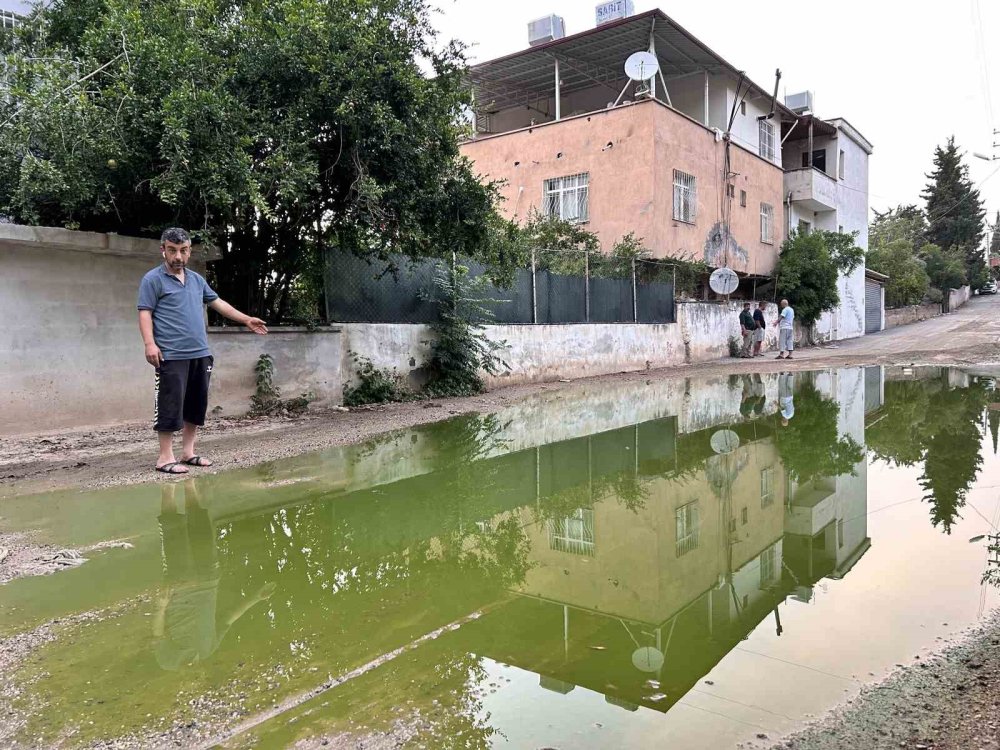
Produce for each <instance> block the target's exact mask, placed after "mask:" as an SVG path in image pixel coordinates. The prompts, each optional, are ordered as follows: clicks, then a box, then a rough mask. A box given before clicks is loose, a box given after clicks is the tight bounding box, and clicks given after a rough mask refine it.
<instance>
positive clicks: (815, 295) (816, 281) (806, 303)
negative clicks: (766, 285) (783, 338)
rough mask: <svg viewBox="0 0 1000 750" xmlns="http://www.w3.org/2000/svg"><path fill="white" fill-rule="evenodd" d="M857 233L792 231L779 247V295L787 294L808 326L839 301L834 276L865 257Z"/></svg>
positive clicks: (777, 270) (858, 263) (802, 320)
mask: <svg viewBox="0 0 1000 750" xmlns="http://www.w3.org/2000/svg"><path fill="white" fill-rule="evenodd" d="M856 238H857V234H856V233H854V234H842V233H839V232H827V231H822V230H817V231H814V232H810V233H808V234H806V233H795V234H793V235H792V236H791V237H789V238H788V239H787V240H785V244H784V245H782V247H781V254H780V255H779V256H778V265H777V267H776V269H775V277H776V279H777V289H778V296H779V297H782V298H787V299H788V300H789V302H791V304H792V306H793V307H794V308H795V314H796V316H797V317H798V319H799V320H800V321H801V322H802V325H803V326H805V327H806V329H807V330H808V329H809V328H811V327H812V325H813V323H815V322H816V320H817V319H818V318H819V316H820V315H821V314H822V313H823V312H825V311H827V310H832V309H833V308H835V307H836V306H837V304H838V303H839V302H840V296H839V294H838V293H837V278H838V276H839V275H840V274H842V273H843V274H848V273H851V272H852V271H853V270H854V269H855V268H857V267H858V266H859V265H860V264H861V262H862V261H863V260H864V257H865V253H864V250H862V249H861V248H860V247H858V246H857V244H856V243H855V240H856Z"/></svg>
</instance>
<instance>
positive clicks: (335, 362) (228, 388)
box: [208, 327, 342, 416]
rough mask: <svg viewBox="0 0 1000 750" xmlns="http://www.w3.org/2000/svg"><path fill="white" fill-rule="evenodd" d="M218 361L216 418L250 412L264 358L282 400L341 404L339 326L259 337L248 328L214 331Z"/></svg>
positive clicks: (212, 404)
mask: <svg viewBox="0 0 1000 750" xmlns="http://www.w3.org/2000/svg"><path fill="white" fill-rule="evenodd" d="M208 345H209V346H210V347H211V349H212V354H213V356H214V357H215V368H214V369H213V371H212V388H211V391H210V392H209V402H208V408H209V411H211V412H212V413H213V414H220V415H222V416H234V415H242V414H245V413H246V412H247V410H248V408H249V406H250V396H252V395H253V393H254V391H255V390H256V382H257V379H256V373H255V370H254V368H255V367H256V365H257V360H258V359H259V358H260V355H262V354H269V355H271V359H272V360H273V361H274V381H273V382H274V384H275V385H277V386H278V388H279V389H280V390H281V396H282V398H294V397H297V396H302V395H308V396H309V398H310V400H311V403H313V404H315V405H316V406H335V405H337V404H339V403H340V402H341V381H342V375H341V361H342V346H341V332H340V329H339V328H319V329H316V330H313V331H310V330H308V329H305V328H276V329H271V332H270V333H269V334H268V335H267V336H258V335H257V334H255V333H251V332H250V331H248V330H247V329H245V328H235V327H234V328H215V327H213V328H209V335H208Z"/></svg>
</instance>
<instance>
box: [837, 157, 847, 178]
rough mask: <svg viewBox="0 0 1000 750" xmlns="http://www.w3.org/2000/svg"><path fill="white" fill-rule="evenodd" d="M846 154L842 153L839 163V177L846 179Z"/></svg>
mask: <svg viewBox="0 0 1000 750" xmlns="http://www.w3.org/2000/svg"><path fill="white" fill-rule="evenodd" d="M844 170H845V166H844V152H843V151H841V152H840V160H839V161H838V162H837V177H839V178H840V179H844Z"/></svg>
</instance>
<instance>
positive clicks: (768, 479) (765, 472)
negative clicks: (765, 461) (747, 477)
mask: <svg viewBox="0 0 1000 750" xmlns="http://www.w3.org/2000/svg"><path fill="white" fill-rule="evenodd" d="M773 502H774V467H771V466H768V467H767V468H765V469H761V470H760V507H761V508H766V507H768V506H769V505H770V504H771V503H773Z"/></svg>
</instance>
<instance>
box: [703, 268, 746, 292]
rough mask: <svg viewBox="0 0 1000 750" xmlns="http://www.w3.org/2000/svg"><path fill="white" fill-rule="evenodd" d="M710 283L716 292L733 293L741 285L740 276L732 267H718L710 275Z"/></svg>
mask: <svg viewBox="0 0 1000 750" xmlns="http://www.w3.org/2000/svg"><path fill="white" fill-rule="evenodd" d="M708 285H709V286H710V287H711V288H712V291H713V292H715V293H716V294H732V293H733V292H735V291H736V287H738V286H739V285H740V277H739V276H737V275H736V271H734V270H733V269H731V268H716V269H715V270H714V271H712V275H711V276H709V277H708Z"/></svg>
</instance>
